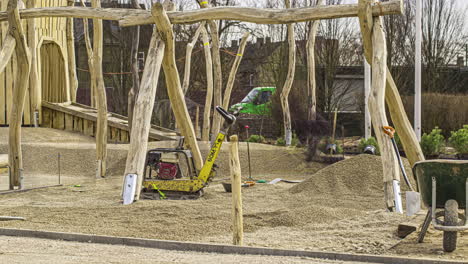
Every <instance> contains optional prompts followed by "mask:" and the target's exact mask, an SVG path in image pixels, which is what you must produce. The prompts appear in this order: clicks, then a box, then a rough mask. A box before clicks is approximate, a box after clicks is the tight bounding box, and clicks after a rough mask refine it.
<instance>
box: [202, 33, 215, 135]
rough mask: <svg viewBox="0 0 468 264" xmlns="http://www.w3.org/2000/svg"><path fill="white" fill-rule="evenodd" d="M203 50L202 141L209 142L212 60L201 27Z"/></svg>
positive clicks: (208, 41)
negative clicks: (204, 84) (203, 98)
mask: <svg viewBox="0 0 468 264" xmlns="http://www.w3.org/2000/svg"><path fill="white" fill-rule="evenodd" d="M202 39H203V49H204V52H205V68H206V98H205V108H204V110H203V128H202V141H210V128H211V120H210V114H211V104H212V102H213V60H212V59H211V50H210V39H209V38H208V32H207V31H206V29H205V28H204V27H203V29H202Z"/></svg>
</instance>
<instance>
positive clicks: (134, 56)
mask: <svg viewBox="0 0 468 264" xmlns="http://www.w3.org/2000/svg"><path fill="white" fill-rule="evenodd" d="M132 6H133V8H135V9H140V5H139V4H138V1H137V0H132ZM139 47H140V26H136V27H135V28H134V31H133V38H132V50H131V52H130V56H131V58H130V63H131V65H130V68H131V71H132V88H130V91H129V92H128V107H127V116H128V128H129V131H132V124H133V109H134V107H135V101H136V98H137V97H138V92H139V91H140V69H139V65H138V50H139Z"/></svg>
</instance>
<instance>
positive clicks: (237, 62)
mask: <svg viewBox="0 0 468 264" xmlns="http://www.w3.org/2000/svg"><path fill="white" fill-rule="evenodd" d="M249 36H250V33H249V32H245V33H244V35H243V36H242V40H241V42H240V44H239V48H238V49H237V54H236V58H235V59H234V63H233V64H232V68H231V72H230V73H229V79H228V81H227V84H226V90H225V91H224V98H223V105H222V106H223V108H224V109H226V110H227V109H228V108H229V101H230V100H231V93H232V88H233V87H234V81H235V80H236V75H237V71H238V69H239V65H240V63H241V61H242V57H243V56H244V51H245V46H246V45H247V40H248V39H249ZM217 116H219V115H217ZM218 122H220V124H219V125H217V126H216V127H219V128H221V127H222V126H223V123H224V118H218Z"/></svg>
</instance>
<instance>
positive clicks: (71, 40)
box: [30, 0, 78, 102]
mask: <svg viewBox="0 0 468 264" xmlns="http://www.w3.org/2000/svg"><path fill="white" fill-rule="evenodd" d="M30 1H32V0H30ZM67 6H69V7H73V6H75V1H74V0H68V1H67ZM34 35H36V34H34ZM67 51H68V75H69V85H70V94H71V100H72V102H76V93H77V91H78V77H77V75H76V61H75V37H74V31H73V18H67ZM35 56H36V55H35V54H32V57H33V61H34V60H35V59H34V57H35ZM33 65H35V63H33ZM34 68H35V67H33V69H31V75H34V74H37V73H35V69H34ZM32 78H37V77H32ZM32 78H31V80H32Z"/></svg>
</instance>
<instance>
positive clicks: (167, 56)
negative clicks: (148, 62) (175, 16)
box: [151, 3, 203, 170]
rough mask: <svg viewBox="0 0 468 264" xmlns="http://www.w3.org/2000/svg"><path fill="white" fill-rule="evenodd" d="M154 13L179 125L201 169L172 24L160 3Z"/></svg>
mask: <svg viewBox="0 0 468 264" xmlns="http://www.w3.org/2000/svg"><path fill="white" fill-rule="evenodd" d="M151 13H152V14H153V17H154V21H155V24H156V28H157V29H158V31H159V33H160V35H161V38H162V39H163V41H164V42H165V45H166V50H165V52H164V59H163V70H164V75H165V78H166V86H167V92H168V95H169V100H170V101H171V105H172V110H173V111H174V114H175V118H176V122H177V125H178V126H179V127H180V130H181V134H182V135H183V136H184V137H185V144H186V146H187V148H188V149H190V150H191V151H192V155H193V159H194V162H195V168H196V169H197V170H200V169H201V168H202V167H203V159H202V156H201V152H200V148H199V147H198V144H197V138H196V136H195V130H194V128H193V124H192V120H191V119H190V115H189V113H188V110H187V105H186V104H185V98H184V93H183V92H182V87H181V84H180V79H179V73H178V71H177V67H176V60H175V43H174V32H173V30H172V24H171V23H170V21H169V18H168V17H167V14H166V11H164V9H163V6H162V5H161V4H160V3H156V4H155V5H153V9H152V10H151Z"/></svg>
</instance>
